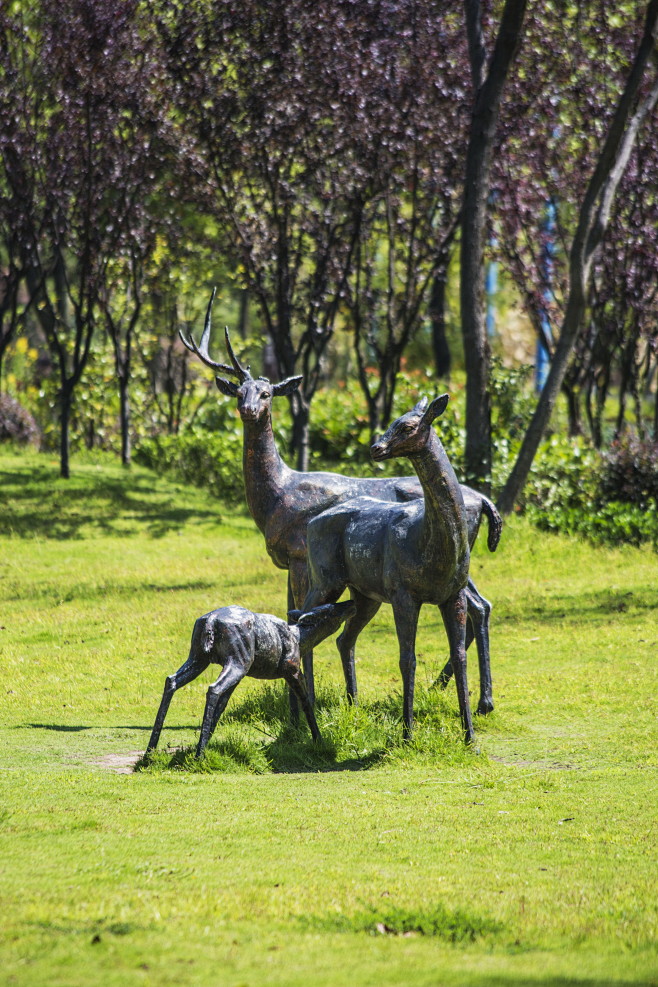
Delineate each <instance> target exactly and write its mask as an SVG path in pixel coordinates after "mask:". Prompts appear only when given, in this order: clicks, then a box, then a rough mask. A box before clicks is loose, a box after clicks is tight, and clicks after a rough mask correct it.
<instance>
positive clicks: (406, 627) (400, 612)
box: [393, 597, 420, 740]
mask: <svg viewBox="0 0 658 987" xmlns="http://www.w3.org/2000/svg"><path fill="white" fill-rule="evenodd" d="M419 611H420V607H419V605H418V604H417V603H416V601H415V600H413V599H411V598H410V597H404V598H398V599H397V600H395V601H393V617H394V618H395V629H396V631H397V635H398V644H399V646H400V672H401V674H402V720H403V724H404V725H403V733H402V735H403V737H404V739H405V740H409V739H410V738H411V733H412V730H413V723H414V687H415V684H416V630H417V627H418V613H419Z"/></svg>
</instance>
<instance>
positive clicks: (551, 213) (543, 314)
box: [535, 199, 557, 394]
mask: <svg viewBox="0 0 658 987" xmlns="http://www.w3.org/2000/svg"><path fill="white" fill-rule="evenodd" d="M556 216H557V210H556V208H555V202H554V201H553V199H549V200H548V202H547V203H546V216H545V218H544V223H543V234H544V235H543V244H542V251H541V274H542V280H543V283H544V284H543V288H542V298H543V300H544V302H545V305H542V308H541V311H540V313H539V321H540V323H541V326H542V329H543V330H544V333H545V334H546V337H547V338H548V339H552V338H553V334H552V332H551V323H550V319H549V318H548V312H549V306H550V304H551V302H552V301H553V287H552V285H553V267H554V264H553V258H554V257H555V220H556ZM550 365H551V361H550V357H549V354H548V350H547V349H546V347H545V346H544V344H543V342H542V341H541V340H538V341H537V353H536V356H535V391H536V392H537V393H538V394H540V393H541V391H542V390H543V388H544V384H545V383H546V378H547V377H548V371H549V369H550Z"/></svg>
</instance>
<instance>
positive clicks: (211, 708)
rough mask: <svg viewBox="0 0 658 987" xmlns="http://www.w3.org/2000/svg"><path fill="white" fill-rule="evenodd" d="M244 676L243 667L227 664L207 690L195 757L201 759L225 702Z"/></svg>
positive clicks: (224, 707) (231, 663)
mask: <svg viewBox="0 0 658 987" xmlns="http://www.w3.org/2000/svg"><path fill="white" fill-rule="evenodd" d="M245 675H246V672H245V669H244V668H243V667H241V666H240V665H238V664H234V663H233V662H230V663H229V662H227V663H226V665H224V668H223V669H222V674H221V675H220V676H219V678H218V679H217V681H216V682H213V684H212V685H211V686H210V688H209V689H208V694H207V696H206V708H205V710H204V713H203V723H202V724H201V736H200V737H199V743H198V745H197V749H196V757H201V755H202V754H203V752H204V750H205V749H206V745H207V744H208V741H209V740H210V738H211V737H212V735H213V733H214V732H215V727H216V726H217V722H218V720H219V718H220V716H221V715H222V713H223V712H224V710H225V709H226V704H227V702H228V701H229V699H230V698H231V696H232V694H233V691H234V689H235V687H236V685H237V684H238V682H240V681H241V679H243V678H244V677H245Z"/></svg>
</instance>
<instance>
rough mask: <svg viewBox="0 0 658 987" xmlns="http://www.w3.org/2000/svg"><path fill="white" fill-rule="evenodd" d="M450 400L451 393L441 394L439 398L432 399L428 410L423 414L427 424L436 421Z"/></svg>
mask: <svg viewBox="0 0 658 987" xmlns="http://www.w3.org/2000/svg"><path fill="white" fill-rule="evenodd" d="M449 400H450V395H449V394H441V395H440V396H439V397H438V398H434V400H433V401H430V403H429V405H428V407H427V411H426V412H425V414H424V415H423V421H424V423H425V424H426V425H429V424H431V423H432V422H433V421H434V419H435V418H438V417H439V415H442V414H443V412H444V411H445V410H446V405H447V404H448V401H449Z"/></svg>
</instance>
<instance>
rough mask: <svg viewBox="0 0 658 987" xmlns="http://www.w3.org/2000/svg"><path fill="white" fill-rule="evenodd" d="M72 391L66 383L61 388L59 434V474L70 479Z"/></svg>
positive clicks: (65, 478)
mask: <svg viewBox="0 0 658 987" xmlns="http://www.w3.org/2000/svg"><path fill="white" fill-rule="evenodd" d="M72 397H73V395H72V392H71V390H70V388H69V387H68V386H66V385H63V386H62V390H61V407H60V434H59V475H60V476H61V477H62V478H63V479H64V480H68V479H69V478H70V476H71V464H70V426H71V401H72Z"/></svg>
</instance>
